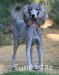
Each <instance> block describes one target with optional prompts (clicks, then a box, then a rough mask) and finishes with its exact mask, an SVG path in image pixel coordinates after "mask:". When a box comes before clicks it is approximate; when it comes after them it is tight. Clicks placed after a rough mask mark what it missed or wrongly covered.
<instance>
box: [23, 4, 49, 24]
mask: <svg viewBox="0 0 59 75" xmlns="http://www.w3.org/2000/svg"><path fill="white" fill-rule="evenodd" d="M47 18H48V14H47V12H46V9H45V7H44V5H43V4H30V5H28V6H27V7H25V9H24V19H25V21H29V20H30V19H31V20H36V21H37V23H39V24H40V25H41V24H43V23H44V22H45V20H46V19H47Z"/></svg>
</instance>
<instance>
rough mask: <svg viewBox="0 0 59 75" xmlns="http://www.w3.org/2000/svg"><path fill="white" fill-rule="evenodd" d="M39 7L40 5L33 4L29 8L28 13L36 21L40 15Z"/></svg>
mask: <svg viewBox="0 0 59 75" xmlns="http://www.w3.org/2000/svg"><path fill="white" fill-rule="evenodd" d="M39 11H40V9H39V6H38V4H31V5H29V6H28V13H29V15H30V17H31V19H33V20H35V19H36V18H37V17H38V14H39Z"/></svg>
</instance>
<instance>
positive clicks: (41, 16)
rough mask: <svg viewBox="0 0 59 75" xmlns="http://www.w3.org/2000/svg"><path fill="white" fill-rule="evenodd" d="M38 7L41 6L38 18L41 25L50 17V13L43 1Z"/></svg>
mask: <svg viewBox="0 0 59 75" xmlns="http://www.w3.org/2000/svg"><path fill="white" fill-rule="evenodd" d="M38 7H39V13H38V18H37V23H38V24H39V25H41V24H44V23H45V21H46V19H47V18H48V14H47V12H46V9H45V6H44V4H43V3H39V4H38Z"/></svg>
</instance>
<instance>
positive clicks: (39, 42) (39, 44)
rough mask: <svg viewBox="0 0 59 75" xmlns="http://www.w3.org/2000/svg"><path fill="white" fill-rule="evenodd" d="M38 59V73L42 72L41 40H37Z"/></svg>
mask: <svg viewBox="0 0 59 75" xmlns="http://www.w3.org/2000/svg"><path fill="white" fill-rule="evenodd" d="M38 58H39V64H40V65H39V69H40V72H42V71H43V61H42V59H43V55H42V40H41V39H40V40H38Z"/></svg>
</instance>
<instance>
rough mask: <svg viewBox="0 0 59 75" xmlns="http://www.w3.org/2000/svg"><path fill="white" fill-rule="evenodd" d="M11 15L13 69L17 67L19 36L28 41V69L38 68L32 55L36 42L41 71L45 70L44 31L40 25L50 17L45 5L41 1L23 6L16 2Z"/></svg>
mask: <svg viewBox="0 0 59 75" xmlns="http://www.w3.org/2000/svg"><path fill="white" fill-rule="evenodd" d="M11 17H12V21H13V23H14V24H13V25H11V31H12V33H13V38H14V49H13V52H14V53H13V57H12V60H13V65H12V70H14V69H15V64H16V52H17V48H18V40H19V38H22V39H23V40H25V42H26V57H27V63H28V70H29V71H31V70H32V69H36V66H35V62H34V59H33V55H32V54H33V49H32V46H33V45H34V43H36V45H37V49H38V59H39V65H40V71H43V66H42V64H43V54H42V32H41V29H40V25H42V24H44V22H45V21H46V19H47V18H48V14H47V12H46V9H45V7H44V5H43V4H41V3H39V4H36V3H35V4H34V3H32V4H27V5H24V6H23V7H21V5H19V4H16V5H15V6H14V7H13V8H12V9H11ZM12 26H13V28H12Z"/></svg>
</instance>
